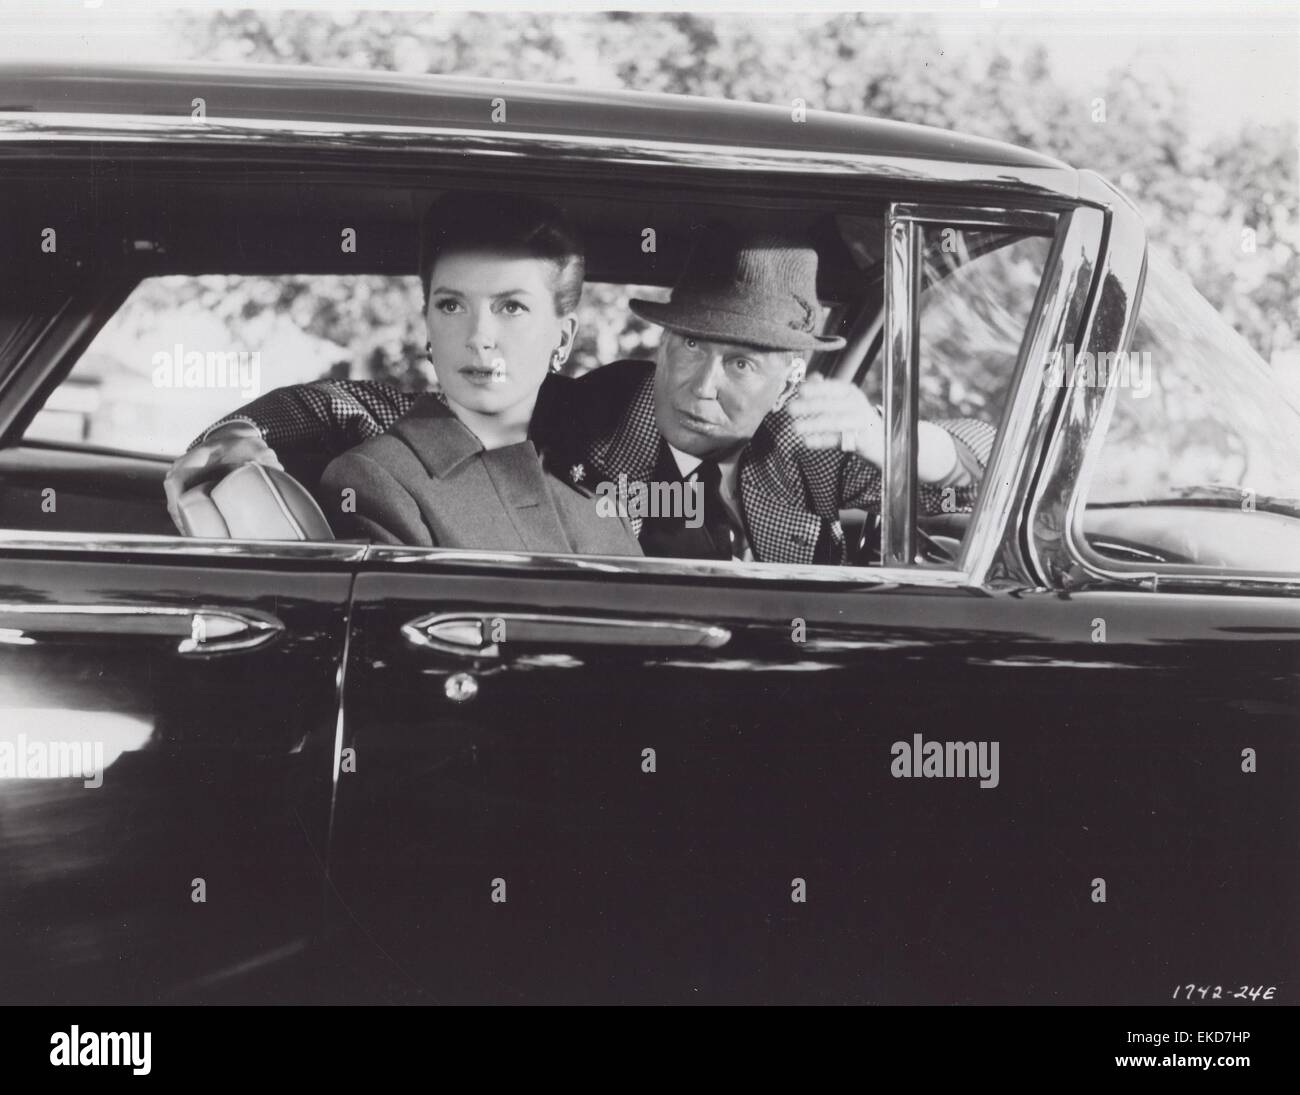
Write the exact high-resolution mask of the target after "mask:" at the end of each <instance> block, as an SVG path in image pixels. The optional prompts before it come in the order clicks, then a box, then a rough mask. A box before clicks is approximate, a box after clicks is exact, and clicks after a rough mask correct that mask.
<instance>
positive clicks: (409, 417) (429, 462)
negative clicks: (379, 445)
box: [392, 393, 483, 479]
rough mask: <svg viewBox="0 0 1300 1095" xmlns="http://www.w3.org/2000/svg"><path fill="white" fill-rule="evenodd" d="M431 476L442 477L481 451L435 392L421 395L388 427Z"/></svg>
mask: <svg viewBox="0 0 1300 1095" xmlns="http://www.w3.org/2000/svg"><path fill="white" fill-rule="evenodd" d="M392 432H393V433H395V434H397V435H398V436H399V437H401V438H402V440H403V441H405V442H406V443H407V444H408V445H409V446H410V447H411V451H412V452H414V453H415V455H416V456H417V457H418V458H419V460H420V463H421V464H423V465H424V470H425V471H427V472H428V473H429V474H430V475H431V476H433V477H434V478H435V479H445V478H446V477H447V476H448V475H450V474H451V473H452V472H454V471H455V470H456V469H457V468H459V467H460V466H461V465H462V464H464V463H465V461H466V460H469V459H470V458H471V457H473V456H476V455H478V454H479V453H481V452H482V451H483V442H481V441H480V440H479V439H478V438H477V437H475V436H474V433H473V431H471V430H470V429H468V428H467V427H466V426H465V425H464V424H463V423H462V422H461V420H460V419H459V418H457V417H456V416H455V415H454V414H452V413H451V411H450V410H449V409H448V408H447V405H446V404H445V403H443V402H442V400H441V399H439V398H438V397H437V396H436V395H433V394H432V393H430V394H428V395H422V396H420V398H419V399H417V400H416V401H415V403H413V404H412V405H411V409H410V410H409V411H407V412H406V414H405V415H403V416H402V417H401V418H400V419H398V420H397V422H396V423H394V425H393V426H392Z"/></svg>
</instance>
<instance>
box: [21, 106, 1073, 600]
mask: <svg viewBox="0 0 1300 1095" xmlns="http://www.w3.org/2000/svg"><path fill="white" fill-rule="evenodd" d="M24 121H25V122H30V121H31V119H24ZM37 121H42V119H37ZM44 121H45V124H51V122H50V120H49V119H46V120H44ZM78 127H79V128H78ZM74 128H75V129H76V130H77V136H78V137H81V138H83V139H84V136H85V133H84V132H82V131H83V130H84V131H91V130H93V131H95V132H96V133H98V134H99V135H100V136H101V137H102V138H104V139H108V135H107V134H105V133H104V132H103V131H105V130H109V131H112V132H113V133H115V134H116V135H118V136H119V137H120V135H121V134H122V132H123V131H129V132H131V133H133V134H134V137H133V140H134V141H135V142H139V141H141V140H143V141H144V142H145V143H146V144H161V143H163V141H164V140H165V139H166V137H167V135H168V134H172V133H173V132H174V131H177V130H178V129H186V128H187V127H186V126H185V124H184V123H181V124H180V125H179V126H178V125H177V124H174V123H171V122H168V121H160V120H157V119H142V118H136V117H134V116H130V117H114V118H112V119H108V120H104V119H97V118H96V119H82V118H78V119H77V126H76V127H74ZM272 128H273V127H272ZM323 128H324V129H329V130H331V132H333V131H337V132H335V133H334V139H336V140H338V141H340V146H341V147H342V146H350V147H352V148H354V149H355V148H364V147H368V146H371V145H372V144H373V145H377V146H378V147H380V148H387V149H388V150H389V151H391V148H389V145H390V144H393V145H395V146H396V147H407V146H408V142H411V141H428V140H429V139H430V138H431V137H435V138H437V139H439V140H446V139H448V138H450V140H451V141H455V142H456V143H457V144H459V145H460V146H461V152H460V155H461V156H463V155H464V151H465V150H464V147H463V146H464V144H465V143H466V141H467V137H472V141H473V144H474V145H475V146H476V147H477V146H478V145H490V146H492V147H491V149H489V151H491V150H493V149H497V148H498V146H500V145H502V144H506V143H508V142H518V141H524V142H533V141H537V142H538V143H539V144H541V145H542V146H543V147H544V149H545V154H547V155H550V156H553V157H555V156H558V157H559V158H560V159H561V160H564V161H566V162H567V161H569V160H575V161H578V160H580V161H582V162H598V163H599V162H605V161H606V160H607V159H608V157H609V155H610V152H607V151H606V146H607V145H608V146H609V147H610V148H611V149H612V150H613V153H614V154H615V155H616V157H617V159H618V162H620V164H623V163H626V162H630V160H633V159H634V160H636V161H637V162H642V163H654V164H657V165H662V166H667V167H672V168H677V169H680V168H683V167H685V168H687V169H689V170H690V171H691V173H692V174H696V173H699V172H704V176H705V177H704V178H703V179H701V180H700V181H701V185H703V186H704V187H705V188H707V189H709V190H710V191H712V190H721V189H722V188H723V187H724V186H725V184H726V181H727V179H728V178H732V177H735V176H736V175H737V174H739V175H741V176H742V177H743V176H749V175H752V174H753V172H755V171H759V172H760V173H763V172H766V173H767V178H766V179H765V180H764V181H763V182H762V184H761V185H760V187H759V188H758V190H756V191H755V193H759V192H760V191H761V193H762V194H767V193H768V192H769V191H772V190H773V189H774V188H778V187H779V192H780V193H782V194H789V193H790V192H791V191H792V189H793V188H795V187H798V186H799V185H800V183H801V180H802V183H803V184H804V185H803V186H802V190H804V191H805V193H802V194H801V195H800V197H801V199H802V200H805V201H806V200H809V195H810V194H811V192H812V190H811V189H810V188H812V189H815V190H816V191H817V192H818V193H819V194H821V196H822V197H823V198H825V199H826V200H827V201H828V205H832V206H838V207H845V206H848V205H849V204H850V203H851V202H852V201H854V200H856V199H859V198H862V199H865V198H868V197H869V196H873V197H874V200H876V201H879V200H880V199H881V198H882V197H883V198H884V199H885V200H886V203H887V204H889V200H890V197H889V196H890V195H891V194H895V195H896V194H897V192H898V191H899V189H900V188H903V187H908V188H911V189H912V190H913V191H914V193H925V192H927V191H929V190H931V189H933V188H935V187H937V188H939V189H940V190H941V191H942V192H944V193H946V194H951V193H952V188H953V186H954V185H955V184H959V185H961V186H962V187H963V188H965V190H966V192H965V193H964V194H963V195H962V197H963V198H964V199H968V200H964V201H962V200H959V201H956V202H951V204H949V205H947V206H945V208H948V209H952V208H958V209H965V210H968V211H971V210H1006V209H1010V210H1016V211H1022V212H1027V213H1029V214H1031V215H1033V216H1047V217H1050V218H1054V219H1055V221H1056V224H1057V229H1056V235H1055V240H1054V244H1053V251H1052V253H1051V254H1049V264H1050V265H1051V266H1052V267H1053V268H1055V267H1057V266H1061V265H1062V264H1061V256H1060V254H1059V252H1060V244H1061V236H1062V226H1063V225H1064V224H1066V223H1068V220H1069V213H1070V211H1071V210H1072V209H1073V208H1074V206H1075V204H1076V202H1075V201H1074V200H1073V199H1072V197H1071V196H1070V193H1069V189H1068V185H1067V180H1068V179H1069V178H1071V177H1072V175H1073V172H1072V169H1069V168H1065V167H1061V168H1060V169H1058V168H1026V169H1024V170H1020V169H1016V170H1010V169H1007V168H1005V167H982V166H980V165H974V164H966V163H961V164H952V163H947V162H942V161H933V162H931V161H928V160H927V161H916V160H907V161H906V162H905V163H900V162H898V161H897V160H896V158H894V157H891V156H887V155H877V154H869V153H863V154H857V153H834V154H829V153H799V154H792V153H790V152H789V151H787V150H779V149H769V148H747V147H737V148H734V149H733V148H728V149H727V150H726V152H725V158H726V162H725V163H723V164H719V163H718V162H717V153H716V150H715V151H714V152H712V153H711V154H710V157H709V158H708V160H707V161H701V159H700V158H699V153H700V150H699V149H698V148H696V147H695V146H691V145H677V144H675V143H671V142H663V141H650V140H646V141H641V140H635V139H622V138H620V139H619V140H617V141H605V140H604V139H601V138H593V137H587V138H584V139H571V138H565V137H563V136H560V137H556V136H553V135H548V136H547V137H546V138H544V139H540V140H539V138H537V137H536V136H535V135H531V134H510V135H507V136H505V137H502V136H500V135H497V134H492V135H486V134H485V135H479V134H478V133H474V134H472V135H467V133H466V132H465V131H446V132H445V131H444V130H442V129H439V128H437V127H410V129H411V132H409V133H408V132H403V133H402V134H400V135H399V134H394V133H392V132H388V131H385V132H382V133H379V132H374V131H371V130H369V129H368V128H367V127H365V126H359V125H353V124H346V125H339V126H325V127H323ZM403 128H404V129H405V128H406V127H403ZM266 129H267V123H265V122H264V121H261V120H253V121H248V122H246V121H245V120H242V119H241V120H238V121H237V122H236V123H233V124H231V125H229V126H227V127H225V128H224V129H223V131H222V132H221V133H220V134H217V135H216V136H217V137H218V138H219V140H218V141H217V142H216V144H217V146H218V147H219V148H220V151H221V152H222V153H224V154H229V153H230V152H231V151H232V146H233V145H235V144H237V143H239V144H242V142H243V141H244V140H246V139H247V138H248V136H249V133H248V132H244V131H245V130H248V131H250V132H252V133H255V134H256V135H257V136H259V137H262V138H263V139H264V138H265V136H266V133H265V130H266ZM52 130H53V131H52V132H50V133H49V134H47V137H48V139H60V138H61V135H60V134H59V133H58V132H57V130H58V122H57V120H56V121H55V122H54V124H53V125H52ZM316 136H319V135H316ZM393 138H396V140H395V141H394V140H392V139H393ZM304 143H306V142H305V141H301V140H299V141H295V142H294V145H295V150H296V152H297V153H299V154H300V153H301V152H302V151H303V146H304ZM449 143H450V142H449ZM155 151H157V149H155ZM434 152H435V154H437V155H441V154H442V152H441V151H440V150H439V149H435V150H434ZM514 154H515V155H518V154H519V153H518V151H517V150H515V151H514ZM706 168H707V170H706ZM950 201H951V199H950ZM896 204H898V205H900V206H907V205H915V204H916V201H915V199H914V198H911V199H909V200H908V201H906V202H897V203H896ZM1058 273H1059V271H1058ZM141 276H143V275H140V276H136V277H134V278H133V279H132V280H131V281H130V282H129V284H128V286H127V289H126V293H129V291H130V289H131V288H134V286H135V285H136V284H138V282H139V280H141ZM1049 280H1051V281H1052V282H1053V285H1054V286H1055V287H1056V288H1055V289H1054V291H1053V292H1050V293H1048V292H1044V287H1045V286H1046V285H1047V283H1048V281H1049ZM1062 285H1066V286H1069V287H1073V286H1074V283H1073V282H1070V281H1069V280H1068V279H1065V278H1062V277H1059V276H1057V277H1054V278H1049V272H1048V271H1045V272H1044V277H1043V279H1042V282H1041V283H1040V288H1039V295H1038V297H1037V298H1036V300H1035V303H1034V307H1033V309H1032V311H1031V313H1030V318H1029V322H1028V325H1027V329H1026V330H1027V335H1028V334H1029V333H1031V332H1034V333H1036V332H1037V331H1038V329H1039V328H1040V327H1041V326H1042V321H1043V319H1044V315H1045V311H1047V310H1050V316H1049V318H1052V320H1053V324H1052V327H1053V329H1056V328H1057V327H1058V326H1059V324H1057V323H1056V322H1055V320H1056V319H1057V318H1059V317H1057V316H1056V312H1058V311H1064V309H1065V307H1066V305H1067V303H1068V300H1067V297H1068V296H1069V294H1067V293H1063V292H1061V291H1060V286H1062ZM126 293H123V294H122V295H121V296H120V298H119V301H118V303H119V304H120V302H121V300H122V299H125V295H126ZM111 314H112V312H111V311H110V313H109V315H111ZM107 318H108V317H107V316H105V317H104V320H103V321H106V320H107ZM103 321H101V323H100V324H99V325H100V326H102V322H103ZM97 329H98V328H97V327H96V328H94V329H91V330H90V331H89V332H88V333H87V334H86V336H85V338H84V339H83V340H82V345H81V349H84V345H85V344H86V343H87V342H88V341H89V339H90V338H92V337H93V335H94V333H95V330H97ZM42 348H43V347H42ZM1027 348H1028V342H1022V353H1021V362H1020V363H1019V364H1018V366H1017V373H1018V374H1020V373H1023V365H1024V361H1025V359H1026V356H1027V355H1026V352H1025V351H1026V350H1027ZM66 356H67V355H66V354H60V355H58V359H57V360H56V361H55V362H54V365H55V366H57V365H58V364H59V362H61V361H62V360H66ZM74 364H75V358H74V359H73V361H72V362H70V363H69V365H68V367H67V369H65V370H63V371H62V373H63V374H66V372H67V371H68V370H70V369H71V368H72V366H73V365H74ZM59 379H61V375H60V376H58V377H56V378H55V383H57V382H58V380H59ZM1021 387H1022V384H1021V382H1020V378H1019V377H1018V378H1017V379H1016V380H1015V381H1013V386H1012V393H1011V395H1010V396H1009V398H1008V407H1007V409H1006V411H1004V419H1006V417H1007V415H1008V414H1010V413H1011V412H1012V411H1014V409H1015V406H1016V402H1017V400H1019V399H1021V398H1022V397H1023V394H1024V393H1023V392H1022V391H1021V390H1020V389H1021ZM47 396H48V391H46V392H43V393H41V397H40V399H39V400H38V398H37V396H36V395H32V396H31V397H30V398H31V400H32V403H30V404H28V405H27V406H26V407H25V410H26V411H28V412H30V413H27V414H24V415H23V416H21V423H20V425H21V428H24V429H25V427H26V424H27V421H28V420H29V419H30V417H31V416H32V415H34V413H35V410H36V409H39V407H40V406H41V405H43V401H44V398H45V397H47ZM12 426H13V422H11V423H10V429H9V430H8V431H7V432H6V442H5V443H6V444H16V443H17V442H15V441H11V440H9V439H8V438H9V433H11V432H12ZM1003 440H1004V431H1003V430H999V432H998V439H997V441H996V443H995V446H994V450H993V455H992V457H991V458H990V462H989V466H988V468H987V469H986V473H985V482H986V483H987V482H988V481H989V480H990V479H991V478H992V477H993V475H994V474H995V472H996V468H997V465H998V458H999V453H1000V451H1001V450H1003V449H1005V448H1007V446H1005V445H1004V444H1003ZM1002 459H1003V461H1004V462H1005V460H1006V459H1007V457H1006V456H1003V458H1002ZM994 493H997V494H998V498H997V511H996V512H993V513H990V511H989V506H990V502H989V500H988V498H987V497H986V496H987V495H988V494H989V492H987V491H985V490H984V489H983V487H982V488H981V491H980V496H979V498H978V499H977V502H976V505H975V507H974V511H973V513H972V518H971V524H970V531H969V532H968V534H967V536H966V537H965V539H964V542H963V549H962V554H961V557H960V558H959V560H958V561H957V563H956V564H955V565H954V566H952V567H936V566H934V565H932V564H920V563H913V564H912V565H909V566H905V567H892V566H878V567H864V566H837V565H827V566H823V565H815V566H814V565H810V566H806V567H805V566H799V565H789V564H780V563H746V562H742V561H739V560H732V561H718V562H711V561H707V560H672V559H636V560H635V561H634V562H633V563H629V560H628V559H627V558H618V559H601V558H600V557H594V556H572V557H570V556H563V555H543V554H535V553H528V552H515V553H491V552H474V551H461V550H459V549H445V548H428V549H422V548H391V549H390V548H387V547H385V546H383V545H368V546H367V545H356V544H346V543H344V544H340V543H339V542H337V541H336V542H333V543H314V544H312V543H302V542H284V541H266V540H261V541H238V540H213V541H202V540H198V539H194V538H188V537H182V536H179V535H177V536H175V537H170V536H167V537H160V536H149V535H134V534H112V535H100V534H95V533H88V534H83V533H62V534H52V533H44V532H41V531H39V530H35V531H33V530H6V529H0V550H5V549H9V548H16V549H20V550H55V551H77V550H84V551H107V552H114V553H117V552H122V553H127V554H130V555H132V556H136V555H140V554H146V555H157V554H182V555H186V556H199V555H216V556H226V557H230V556H240V557H250V558H256V557H265V558H303V557H311V556H320V557H346V558H348V559H350V560H353V561H356V560H359V559H367V560H374V561H383V560H389V561H409V560H410V559H412V558H413V557H415V553H420V552H423V553H425V557H427V558H429V559H430V560H431V561H436V562H438V563H439V564H440V565H453V566H461V565H464V566H470V567H481V566H484V565H489V566H492V567H503V568H506V569H522V570H543V571H545V570H547V569H548V568H549V569H553V570H556V571H564V572H571V571H573V570H591V569H597V570H601V571H605V572H608V571H610V570H612V569H617V570H620V571H631V572H634V573H643V574H646V575H647V576H654V575H657V574H674V575H681V574H690V575H698V576H701V577H710V578H714V577H716V578H728V579H736V580H742V581H750V580H758V581H760V582H762V583H768V582H771V581H780V582H796V583H798V582H817V583H825V582H831V583H835V584H840V585H846V586H880V585H885V584H896V583H900V582H902V583H906V584H911V585H921V586H945V587H954V588H964V587H971V586H979V585H983V584H984V582H985V578H986V574H987V569H986V568H985V567H983V566H982V565H979V566H974V565H972V562H971V561H972V559H983V560H989V559H992V558H993V557H994V555H996V554H997V552H998V551H999V549H1000V547H1001V546H1003V545H1002V544H1001V543H994V542H992V540H991V539H990V536H991V535H992V532H983V531H981V532H980V534H979V535H977V530H995V529H1001V530H1003V533H1002V536H1001V537H1000V539H1005V530H1006V527H1007V523H1008V521H1009V520H1011V519H1012V512H1011V510H1012V507H1011V502H1012V496H1011V495H1010V494H1006V492H994Z"/></svg>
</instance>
